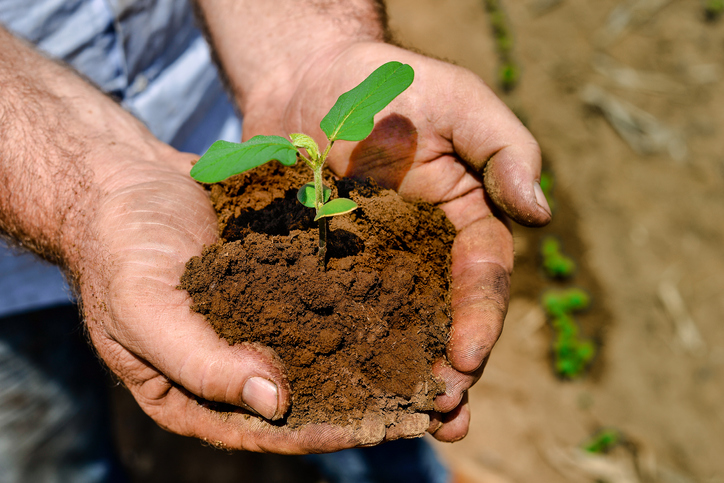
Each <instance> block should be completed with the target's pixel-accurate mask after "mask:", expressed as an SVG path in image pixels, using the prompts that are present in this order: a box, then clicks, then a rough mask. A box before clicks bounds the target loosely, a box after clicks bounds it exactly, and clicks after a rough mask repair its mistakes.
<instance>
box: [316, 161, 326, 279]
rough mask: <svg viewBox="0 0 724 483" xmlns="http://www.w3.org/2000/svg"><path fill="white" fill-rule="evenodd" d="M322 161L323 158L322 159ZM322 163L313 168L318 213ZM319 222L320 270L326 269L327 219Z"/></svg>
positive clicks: (322, 185) (321, 193)
mask: <svg viewBox="0 0 724 483" xmlns="http://www.w3.org/2000/svg"><path fill="white" fill-rule="evenodd" d="M322 159H324V158H322ZM323 164H324V163H323V162H320V163H319V165H317V166H315V167H314V211H315V213H319V210H320V208H322V205H323V204H324V180H323V179H322V166H323ZM318 222H319V252H318V255H319V266H320V268H321V269H322V270H324V269H325V267H326V265H327V264H326V261H327V260H326V258H327V218H320V219H319V220H318Z"/></svg>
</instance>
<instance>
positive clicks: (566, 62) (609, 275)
mask: <svg viewBox="0 0 724 483" xmlns="http://www.w3.org/2000/svg"><path fill="white" fill-rule="evenodd" d="M387 5H388V10H389V14H390V24H391V27H392V29H393V32H394V33H395V35H396V37H397V39H398V40H399V41H400V42H401V43H402V44H403V45H405V46H409V47H413V48H415V49H418V50H420V51H422V52H424V53H428V54H431V55H433V56H436V57H439V58H442V59H445V60H448V61H451V62H454V63H456V64H459V65H461V66H464V67H467V68H468V69H471V70H472V71H474V72H475V73H476V74H478V75H479V76H480V77H481V78H483V79H484V80H485V81H486V82H487V83H488V84H489V85H490V86H491V87H493V88H494V89H495V91H496V92H497V93H498V94H499V95H500V97H501V98H502V99H503V100H504V101H505V102H506V103H507V104H508V105H509V106H510V107H511V108H512V109H513V110H514V112H515V113H516V114H517V115H518V116H519V117H520V118H521V120H523V122H524V123H525V124H526V125H527V126H528V128H529V129H530V130H531V131H532V132H533V134H534V135H535V136H536V138H537V139H538V141H539V143H540V145H541V148H542V151H543V157H544V170H545V176H544V178H543V180H542V181H543V185H544V188H545V190H546V194H547V196H548V197H549V200H550V201H551V204H552V206H553V209H554V221H553V223H551V225H549V226H548V227H546V228H545V229H542V230H529V229H522V228H519V227H515V229H514V235H515V239H516V252H517V265H516V271H515V273H514V275H513V283H512V297H511V302H510V311H509V315H508V318H507V320H506V327H505V330H504V332H503V335H502V337H501V339H500V342H499V343H498V345H497V346H496V349H495V351H494V352H493V357H492V358H491V360H490V363H489V364H488V367H487V369H486V372H485V375H484V376H483V379H482V380H481V382H480V383H478V384H477V385H476V386H475V387H474V388H473V389H472V390H471V391H470V404H471V408H472V414H473V419H472V424H471V428H470V433H469V435H468V436H467V438H466V439H464V440H463V441H461V442H458V443H454V444H452V445H450V444H437V443H436V444H435V448H436V449H437V450H438V451H439V453H440V454H441V455H442V457H443V458H444V459H445V460H446V461H448V462H449V464H450V466H451V468H452V469H453V470H454V473H455V476H456V478H457V479H456V481H457V482H472V483H477V482H480V483H507V482H533V481H535V482H537V483H546V482H596V481H605V482H611V483H618V482H621V483H635V482H663V483H688V482H706V483H716V482H724V457H723V456H722V455H724V329H722V323H723V322H724V250H723V247H724V18H720V14H721V13H722V10H724V2H722V1H721V0H706V1H699V0H598V1H596V2H591V1H586V0H516V1H512V0H387ZM113 395H114V398H113V399H114V411H115V418H116V425H117V427H118V429H119V431H118V438H117V444H118V447H119V451H120V454H121V456H122V460H123V462H124V464H125V466H126V467H127V468H128V470H129V472H130V473H131V474H132V475H133V477H134V479H135V480H136V481H139V482H141V481H153V482H160V481H176V482H192V481H216V482H225V481H236V482H238V481H242V482H243V481H249V482H252V481H254V482H255V481H264V482H275V481H280V482H306V481H309V482H315V481H321V479H320V477H319V476H318V475H316V474H315V472H314V470H312V469H311V468H310V467H309V466H307V465H306V463H305V462H304V460H301V459H299V458H286V457H278V456H271V455H251V454H244V453H236V454H227V453H224V452H221V451H217V450H214V449H212V448H208V447H203V446H201V445H200V443H199V442H197V441H193V440H188V439H184V438H180V437H176V436H173V435H170V434H167V433H165V432H163V431H162V430H160V429H158V428H156V427H155V425H154V423H153V422H152V421H151V420H150V419H148V418H147V417H146V416H145V415H143V414H142V413H140V410H138V409H137V407H136V406H135V403H133V401H132V400H131V399H130V396H128V395H127V394H126V392H125V391H124V390H121V389H114V390H113ZM191 462H193V464H190V463H191Z"/></svg>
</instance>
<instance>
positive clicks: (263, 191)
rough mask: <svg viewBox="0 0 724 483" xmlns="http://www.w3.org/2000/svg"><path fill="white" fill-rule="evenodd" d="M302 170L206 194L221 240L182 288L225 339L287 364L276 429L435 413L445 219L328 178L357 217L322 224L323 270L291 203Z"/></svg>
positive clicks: (312, 225) (306, 222)
mask: <svg viewBox="0 0 724 483" xmlns="http://www.w3.org/2000/svg"><path fill="white" fill-rule="evenodd" d="M302 169H304V167H303V166H301V167H299V165H297V167H293V168H284V167H283V166H281V165H279V164H278V163H270V164H269V165H266V166H264V167H262V168H260V169H257V170H255V171H253V172H250V173H245V174H242V175H239V176H236V177H234V178H232V179H230V180H228V181H226V182H224V183H220V184H216V185H212V186H211V187H210V189H211V197H212V201H213V203H214V206H215V209H216V211H217V214H218V218H219V227H220V234H221V240H220V241H219V242H218V243H216V244H214V245H212V246H209V247H206V248H205V250H204V252H203V254H202V256H200V257H194V258H192V259H191V260H189V262H188V263H187V266H186V272H185V273H184V275H183V277H182V279H181V288H183V289H185V290H187V291H188V292H189V294H191V297H192V299H193V306H192V309H193V310H195V311H197V312H199V313H201V314H203V315H204V316H205V317H206V318H207V320H208V321H209V322H210V323H211V325H212V326H213V327H214V329H215V330H216V332H217V333H218V334H219V335H220V336H221V337H223V338H224V339H226V340H227V341H228V342H229V343H230V344H237V343H242V342H259V343H262V344H264V345H267V346H269V347H271V348H272V349H274V350H275V351H276V353H277V354H278V355H279V356H280V358H281V359H282V361H283V362H284V364H285V365H286V368H287V371H288V376H289V381H290V385H291V388H292V406H291V410H290V411H289V413H288V414H287V416H286V419H285V421H284V423H285V424H287V425H289V426H290V427H299V426H301V425H304V424H308V423H321V422H328V423H336V424H341V425H346V424H350V423H352V422H353V421H355V420H358V419H361V418H363V417H365V416H368V415H370V414H374V415H376V416H382V417H383V418H384V420H385V421H386V422H387V424H388V425H393V424H394V423H395V421H397V420H399V418H400V416H401V415H404V414H410V413H415V412H423V411H430V410H432V408H433V404H432V401H433V399H434V397H435V396H437V395H438V394H440V393H442V392H444V390H445V388H444V384H443V383H442V382H441V381H440V380H438V379H437V378H435V377H434V376H433V375H432V372H431V369H432V364H433V362H435V361H436V360H439V359H444V358H445V344H446V341H447V338H448V333H449V328H450V319H451V316H450V309H449V287H450V283H449V254H450V248H451V245H452V241H453V238H454V235H455V230H454V228H453V227H452V225H451V224H450V223H449V222H448V221H447V220H446V218H445V216H444V214H443V213H442V211H441V210H439V209H437V208H435V207H433V206H431V205H428V204H423V203H407V202H405V201H403V200H402V199H401V198H400V197H399V196H398V195H397V193H395V192H394V191H391V190H384V189H381V188H380V187H378V186H377V185H375V183H374V182H372V181H371V180H368V181H366V182H364V183H359V182H355V181H353V180H349V179H343V180H333V179H332V178H331V177H328V178H327V184H328V185H329V186H330V187H332V191H333V196H334V197H336V196H344V197H349V198H351V199H353V200H354V201H356V202H357V204H358V205H359V208H358V209H357V210H355V211H353V212H352V213H351V214H349V215H345V216H341V217H336V218H333V219H332V220H331V221H330V232H329V239H328V261H327V266H326V270H323V269H321V268H320V266H319V263H318V257H317V254H316V253H317V236H318V235H317V234H318V228H317V223H316V222H314V221H313V217H314V216H313V210H311V209H309V208H305V207H303V206H302V205H300V204H299V203H298V202H297V200H296V191H297V189H298V187H299V186H301V185H303V184H304V183H305V182H307V181H309V180H308V179H306V178H307V176H305V175H306V174H307V173H306V172H304V171H302Z"/></svg>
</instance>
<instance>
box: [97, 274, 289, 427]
mask: <svg viewBox="0 0 724 483" xmlns="http://www.w3.org/2000/svg"><path fill="white" fill-rule="evenodd" d="M118 283H122V284H124V285H125V287H120V286H119V287H114V290H113V292H114V293H126V294H127V293H133V294H135V296H134V303H133V304H128V303H114V304H113V305H112V307H113V310H112V311H113V318H112V319H113V322H112V323H110V324H107V329H108V335H109V336H110V338H111V339H112V340H113V341H115V342H117V343H118V344H120V345H121V346H122V347H123V348H124V349H125V350H126V351H128V352H129V353H130V355H133V356H134V357H133V358H134V359H138V358H141V359H143V360H144V361H146V363H147V364H148V365H150V366H152V367H153V368H155V369H156V370H157V371H158V372H160V373H161V374H163V375H164V376H166V378H168V379H169V380H170V381H171V382H172V383H175V384H176V385H179V386H182V387H183V388H184V389H185V390H186V391H188V392H190V393H192V394H194V395H195V396H197V397H198V398H201V399H204V400H207V401H214V402H219V403H226V404H230V405H233V406H240V407H243V408H246V409H250V410H252V411H254V412H256V413H258V414H259V415H261V416H263V417H264V418H266V419H270V420H276V419H279V418H281V417H283V416H284V414H285V413H286V412H287V410H288V409H289V404H290V386H289V382H288V380H287V378H286V376H285V373H284V365H283V363H282V362H281V360H280V359H279V357H278V356H277V355H276V354H275V353H274V352H273V351H272V350H271V349H269V348H267V347H263V346H260V345H258V344H251V343H244V344H238V345H229V344H228V343H227V342H226V341H225V340H224V339H222V338H220V337H219V335H218V334H217V333H216V332H215V331H214V330H213V328H212V327H211V326H210V325H209V323H208V322H207V321H206V320H205V319H204V318H203V317H202V316H201V315H198V314H195V313H192V312H191V311H190V310H189V298H188V294H187V293H186V292H185V291H181V290H176V289H173V290H168V289H169V286H168V285H167V284H166V283H165V282H164V281H163V280H156V281H154V282H150V281H149V280H148V279H145V280H137V281H134V279H126V280H125V281H121V282H118ZM136 284H142V286H143V288H142V289H140V287H138V286H136V287H134V286H133V285H136ZM154 285H155V286H154ZM162 294H163V295H162ZM159 300H163V309H162V311H160V312H159V313H157V314H156V316H155V317H149V314H150V313H152V311H153V309H154V308H159ZM143 307H145V308H146V310H143V309H141V310H139V308H143ZM116 321H123V325H122V327H121V326H120V324H119V323H117V322H116ZM149 322H150V323H149ZM102 356H103V354H102ZM104 358H105V357H104ZM118 362H119V364H120V365H121V366H124V367H121V374H124V373H125V374H126V375H128V376H132V378H133V380H131V381H129V382H130V384H129V385H135V386H137V387H138V388H139V390H141V391H149V393H148V394H141V395H142V396H143V398H144V399H147V400H153V399H154V398H157V397H162V394H156V393H155V392H154V386H153V384H151V385H147V384H146V383H147V377H145V375H146V374H147V371H144V370H140V371H139V370H138V369H135V370H134V364H133V362H132V361H118Z"/></svg>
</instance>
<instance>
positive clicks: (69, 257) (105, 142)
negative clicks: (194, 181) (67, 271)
mask: <svg viewBox="0 0 724 483" xmlns="http://www.w3.org/2000/svg"><path fill="white" fill-rule="evenodd" d="M0 85H1V86H2V89H1V90H0V229H1V230H2V232H3V233H4V234H6V235H9V236H10V237H12V238H14V239H15V240H17V241H19V242H20V243H22V244H23V245H25V246H26V247H28V248H30V249H32V250H34V251H36V252H37V253H39V254H41V255H42V256H43V257H45V258H47V259H49V260H52V261H54V262H57V263H61V264H64V265H73V261H74V258H77V256H78V251H79V250H81V249H82V247H81V244H82V243H84V242H83V240H87V238H88V236H89V234H88V233H87V226H88V224H89V221H90V219H91V217H92V213H93V210H94V207H95V205H96V203H97V202H98V200H99V198H100V197H101V195H102V192H103V190H104V189H105V188H103V186H107V185H109V182H111V180H113V178H114V175H115V174H117V173H119V172H121V171H122V170H123V169H124V168H128V165H127V163H126V162H125V161H124V160H128V159H131V158H136V159H138V158H143V157H146V158H150V157H152V154H151V152H152V151H153V144H154V140H153V138H152V137H151V136H150V134H148V133H147V131H146V130H145V128H143V126H142V125H141V124H140V123H138V122H137V121H136V120H135V119H133V117H132V116H130V115H129V114H127V113H126V112H125V111H123V109H121V108H120V107H119V106H118V105H117V104H116V103H115V102H114V101H112V100H111V99H109V98H108V97H106V96H105V95H104V94H103V93H102V92H100V91H99V90H97V89H96V88H95V87H93V86H92V85H90V84H88V83H87V82H85V81H84V80H83V79H81V78H80V77H79V76H78V75H77V74H75V73H74V72H73V71H71V70H70V69H69V68H66V67H64V66H62V65H60V64H58V63H56V62H54V61H51V60H49V59H46V58H45V57H43V56H42V55H40V54H38V53H37V52H35V51H33V49H32V48H31V47H29V46H27V45H25V44H24V43H23V42H21V41H19V40H18V39H16V38H14V37H13V36H12V35H10V34H9V33H7V32H6V31H5V30H3V29H2V28H0ZM121 153H126V154H128V153H135V154H134V155H133V156H126V155H121Z"/></svg>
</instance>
